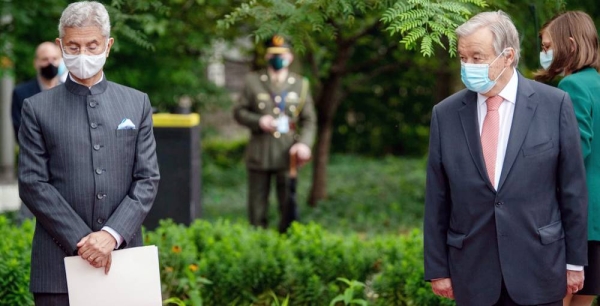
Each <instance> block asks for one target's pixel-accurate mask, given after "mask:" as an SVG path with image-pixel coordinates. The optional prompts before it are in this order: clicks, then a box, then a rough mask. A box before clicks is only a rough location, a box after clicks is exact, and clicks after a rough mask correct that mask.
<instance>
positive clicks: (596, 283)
mask: <svg viewBox="0 0 600 306" xmlns="http://www.w3.org/2000/svg"><path fill="white" fill-rule="evenodd" d="M540 38H541V41H542V52H541V53H540V64H541V66H542V67H543V69H542V70H540V71H538V72H537V74H536V77H535V78H536V80H538V81H544V82H548V81H552V80H554V79H555V78H556V77H557V76H562V75H564V78H563V79H562V80H560V82H559V83H558V88H560V89H562V90H564V91H566V92H567V93H569V95H570V96H571V100H572V101H573V107H574V109H575V116H576V117H577V122H578V124H579V132H580V135H581V151H582V153H583V159H584V163H585V168H586V178H587V185H588V193H589V203H588V266H587V267H585V282H584V286H583V288H582V289H581V290H580V291H578V292H577V293H575V295H572V294H567V296H566V297H565V300H564V305H572V306H583V305H586V306H587V305H591V304H592V303H593V301H594V298H595V297H596V296H597V295H600V115H599V112H600V74H598V70H599V69H600V62H599V61H598V32H597V30H596V27H595V26H594V22H593V21H592V19H591V18H590V16H589V15H588V14H586V13H584V12H581V11H571V12H565V13H562V14H559V15H557V16H555V17H554V18H552V19H551V20H550V21H548V22H547V23H546V24H545V25H544V26H543V27H542V29H541V30H540Z"/></svg>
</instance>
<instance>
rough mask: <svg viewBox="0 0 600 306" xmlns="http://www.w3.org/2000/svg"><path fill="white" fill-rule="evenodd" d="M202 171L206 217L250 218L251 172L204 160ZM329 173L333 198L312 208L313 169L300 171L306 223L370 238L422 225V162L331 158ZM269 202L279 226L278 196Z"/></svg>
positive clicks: (302, 212) (272, 221) (271, 215)
mask: <svg viewBox="0 0 600 306" xmlns="http://www.w3.org/2000/svg"><path fill="white" fill-rule="evenodd" d="M223 154H226V153H223ZM202 167H203V168H202V171H203V173H202V182H203V184H202V195H203V202H202V205H203V211H202V216H203V218H206V219H208V220H217V219H219V218H226V219H229V220H247V207H246V193H247V192H246V190H247V189H246V188H247V173H246V168H245V166H244V164H243V163H242V161H241V159H240V160H238V161H237V163H236V164H234V165H233V166H232V167H220V166H217V165H215V164H210V163H206V162H204V163H203V166H202ZM329 169H330V171H329V173H328V180H329V197H328V198H327V199H325V200H323V202H322V204H321V205H319V207H317V208H310V207H308V206H306V205H305V203H306V198H307V197H308V188H309V184H310V178H311V169H310V165H309V166H305V167H302V168H300V171H299V178H298V203H299V204H300V207H299V210H300V218H301V221H302V222H315V223H318V224H321V226H323V227H324V228H325V229H327V230H328V231H332V232H336V233H347V232H359V233H366V234H369V235H372V234H377V233H398V232H404V231H406V230H407V229H410V228H413V227H418V226H420V225H421V220H422V219H423V203H424V199H425V194H424V186H425V159H424V158H398V157H393V156H387V157H384V158H378V159H375V158H366V157H359V156H343V155H333V156H332V157H331V160H330V164H329ZM365 169H369V171H365ZM270 202H271V204H270V207H271V209H270V211H269V219H268V220H269V224H270V225H271V226H275V225H276V224H277V220H279V219H278V218H279V217H278V213H277V209H275V208H274V207H277V204H276V199H275V197H274V195H272V197H271V201H270ZM273 228H274V227H273Z"/></svg>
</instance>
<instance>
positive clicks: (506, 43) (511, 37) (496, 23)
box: [456, 11, 521, 67]
mask: <svg viewBox="0 0 600 306" xmlns="http://www.w3.org/2000/svg"><path fill="white" fill-rule="evenodd" d="M484 27H487V28H488V29H490V31H491V32H492V34H493V35H494V37H493V41H494V42H493V47H494V51H495V52H496V55H500V53H502V51H503V50H505V49H506V48H512V49H513V50H515V60H514V61H513V63H512V66H513V67H516V66H517V65H518V64H519V57H520V53H521V46H520V43H519V32H517V28H516V27H515V25H514V24H513V22H512V20H511V19H510V17H509V16H508V15H507V14H506V13H505V12H503V11H497V12H483V13H479V14H477V15H475V16H473V17H472V18H471V19H469V20H468V21H467V22H465V23H463V24H462V25H461V26H459V27H458V28H456V36H458V38H459V39H460V38H461V37H464V36H469V35H471V34H473V33H475V31H477V30H479V29H481V28H484Z"/></svg>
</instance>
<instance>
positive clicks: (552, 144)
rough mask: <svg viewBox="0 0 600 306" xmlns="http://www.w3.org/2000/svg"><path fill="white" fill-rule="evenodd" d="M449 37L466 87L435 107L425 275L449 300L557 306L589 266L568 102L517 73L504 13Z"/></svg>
mask: <svg viewBox="0 0 600 306" xmlns="http://www.w3.org/2000/svg"><path fill="white" fill-rule="evenodd" d="M456 33H457V36H458V53H459V55H460V59H461V76H462V80H463V83H464V84H465V85H466V87H467V89H465V90H462V91H460V92H458V93H456V94H454V95H452V96H450V97H449V98H447V99H445V100H444V101H442V102H441V103H439V104H438V105H436V106H435V107H434V108H433V113H432V118H431V134H430V147H429V160H428V166H427V187H426V189H427V190H426V200H425V220H424V239H425V278H426V280H429V281H431V286H432V289H433V291H434V292H435V293H436V294H438V295H441V296H444V297H448V298H455V299H456V302H457V305H476V306H481V305H562V298H563V297H564V296H565V294H566V292H567V291H568V292H576V291H577V290H579V289H581V287H582V286H583V272H582V271H581V270H582V269H583V266H584V265H586V264H587V241H586V238H587V226H586V223H587V190H586V184H585V170H584V167H583V161H582V159H581V149H580V145H579V131H578V127H577V121H576V119H575V115H574V112H573V106H572V104H571V100H570V98H569V96H568V95H567V94H566V93H565V92H563V91H561V90H557V89H555V88H552V87H549V86H546V85H543V84H540V83H537V82H534V81H531V80H528V79H526V78H524V77H523V76H521V75H520V74H519V73H518V72H517V71H516V69H515V67H516V66H517V63H518V60H519V50H520V47H519V35H518V33H517V30H516V28H515V26H514V25H513V23H512V22H511V20H510V18H509V17H508V16H507V15H506V14H504V13H503V12H501V11H499V12H486V13H481V14H478V15H476V16H474V17H473V18H471V19H470V20H469V21H467V22H466V23H465V24H463V25H461V26H460V27H459V28H458V29H457V30H456Z"/></svg>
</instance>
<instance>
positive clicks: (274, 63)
mask: <svg viewBox="0 0 600 306" xmlns="http://www.w3.org/2000/svg"><path fill="white" fill-rule="evenodd" d="M288 65H289V61H288V60H287V59H284V58H283V56H281V55H279V54H277V55H274V56H273V57H271V58H270V59H269V66H271V67H272V68H273V70H275V71H279V70H281V69H282V68H285V67H287V66H288Z"/></svg>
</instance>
